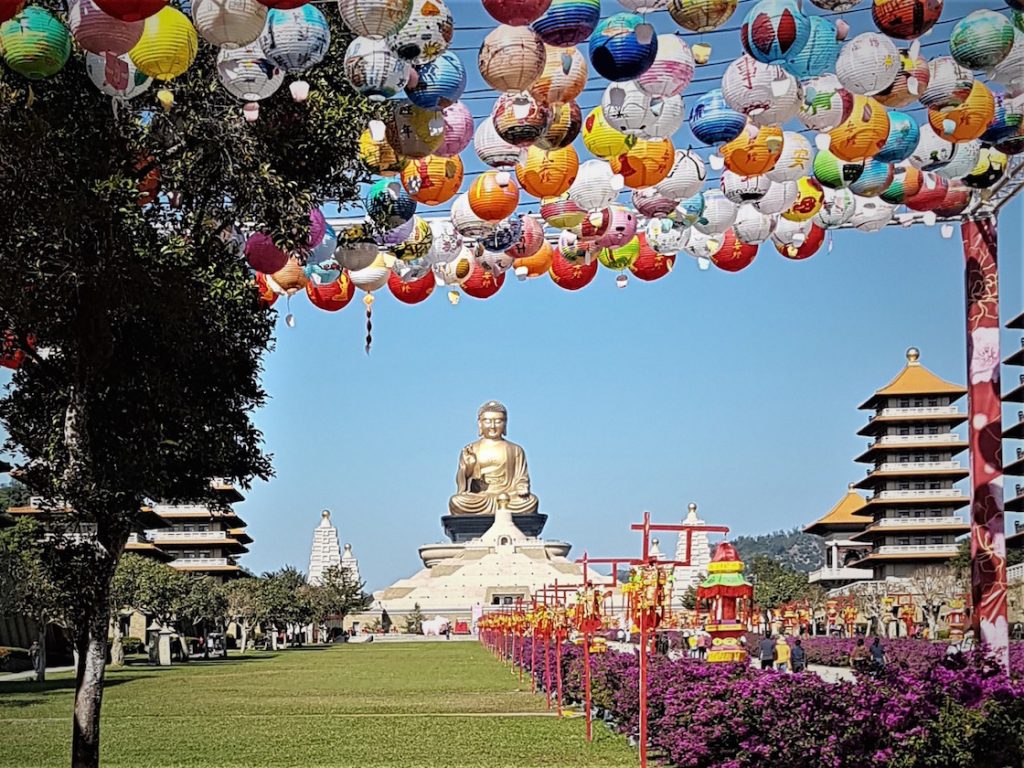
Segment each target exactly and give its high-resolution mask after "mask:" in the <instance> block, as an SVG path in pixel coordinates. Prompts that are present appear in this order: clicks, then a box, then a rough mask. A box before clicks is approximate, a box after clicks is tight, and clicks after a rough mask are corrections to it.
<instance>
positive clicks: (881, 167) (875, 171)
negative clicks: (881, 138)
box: [850, 158, 895, 197]
mask: <svg viewBox="0 0 1024 768" xmlns="http://www.w3.org/2000/svg"><path fill="white" fill-rule="evenodd" d="M894 178H895V171H894V169H893V166H892V164H891V163H884V162H882V161H880V160H878V159H875V158H872V159H871V160H868V161H867V162H865V163H864V169H863V171H862V172H861V174H860V176H859V177H858V178H857V180H856V181H854V182H852V183H851V184H850V191H851V192H853V194H855V195H858V196H860V197H877V196H878V195H880V194H882V193H883V192H884V191H885V190H887V189H888V188H889V186H890V185H891V184H892V182H893V179H894Z"/></svg>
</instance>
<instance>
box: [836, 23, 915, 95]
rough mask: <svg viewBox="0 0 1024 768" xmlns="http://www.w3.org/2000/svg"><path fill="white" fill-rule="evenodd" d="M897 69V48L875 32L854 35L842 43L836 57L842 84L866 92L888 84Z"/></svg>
mask: <svg viewBox="0 0 1024 768" xmlns="http://www.w3.org/2000/svg"><path fill="white" fill-rule="evenodd" d="M899 71H900V54H899V51H897V50H896V46H895V44H894V43H893V42H892V40H890V39H889V38H888V37H885V36H884V35H880V34H878V33H877V32H864V33H863V34H860V35H857V36H856V37H855V38H853V39H852V40H850V41H849V42H848V43H846V44H845V45H843V47H842V49H841V50H840V51H839V58H838V59H837V60H836V77H838V78H839V82H840V83H842V84H843V87H844V88H846V89H847V90H849V91H851V92H852V93H859V94H862V95H865V96H870V95H872V94H875V93H878V92H879V91H884V90H885V89H886V88H888V87H889V86H891V85H892V83H893V81H894V80H895V79H896V75H897V74H898V73H899Z"/></svg>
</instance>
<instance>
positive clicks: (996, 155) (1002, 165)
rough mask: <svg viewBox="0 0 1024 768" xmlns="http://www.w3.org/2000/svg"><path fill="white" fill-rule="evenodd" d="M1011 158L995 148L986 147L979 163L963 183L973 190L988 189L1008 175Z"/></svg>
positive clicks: (982, 151) (964, 178)
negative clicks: (1008, 164)
mask: <svg viewBox="0 0 1024 768" xmlns="http://www.w3.org/2000/svg"><path fill="white" fill-rule="evenodd" d="M1008 162H1009V158H1008V157H1007V156H1006V155H1005V154H1004V153H1003V152H1000V151H999V150H998V149H996V148H995V147H984V148H983V149H982V150H981V154H980V155H979V157H978V162H977V164H976V165H975V166H974V168H972V169H971V172H970V173H969V174H967V175H965V176H964V177H963V183H964V184H965V185H966V186H968V187H970V188H972V189H987V188H988V187H991V186H992V185H993V184H995V183H996V182H997V181H999V180H1000V179H1001V178H1003V176H1004V175H1006V165H1007V163H1008Z"/></svg>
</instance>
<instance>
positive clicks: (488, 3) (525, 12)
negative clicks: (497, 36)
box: [483, 0, 551, 27]
mask: <svg viewBox="0 0 1024 768" xmlns="http://www.w3.org/2000/svg"><path fill="white" fill-rule="evenodd" d="M550 5H551V0H483V6H484V10H485V11H487V13H489V14H490V15H491V18H493V19H494V20H495V21H497V22H498V23H499V24H508V25H509V26H512V27H522V26H525V25H526V24H530V23H532V22H534V21H536V20H537V19H538V18H540V16H541V15H542V14H543V13H544V11H546V10H547V9H548V7H549V6H550Z"/></svg>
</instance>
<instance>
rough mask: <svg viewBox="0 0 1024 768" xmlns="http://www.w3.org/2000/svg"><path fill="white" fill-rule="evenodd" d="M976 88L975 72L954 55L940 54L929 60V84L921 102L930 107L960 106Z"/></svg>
mask: <svg viewBox="0 0 1024 768" xmlns="http://www.w3.org/2000/svg"><path fill="white" fill-rule="evenodd" d="M972 88H974V73H973V72H971V70H969V69H966V68H965V67H962V66H960V65H959V64H958V63H957V62H956V59H954V58H953V57H952V56H938V57H936V58H934V59H932V60H931V61H929V62H928V85H927V86H926V87H925V89H924V93H922V94H921V103H922V104H924V105H925V106H926V107H928V108H929V109H951V108H952V107H959V106H960V105H961V104H963V103H964V101H966V100H967V97H968V96H970V95H971V89H972Z"/></svg>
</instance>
